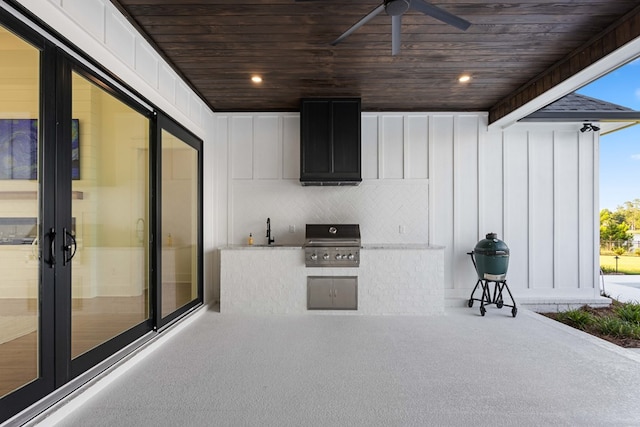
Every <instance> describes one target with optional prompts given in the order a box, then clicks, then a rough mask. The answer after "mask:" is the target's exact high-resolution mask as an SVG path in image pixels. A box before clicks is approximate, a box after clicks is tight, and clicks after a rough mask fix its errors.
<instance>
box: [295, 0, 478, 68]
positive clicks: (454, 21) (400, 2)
mask: <svg viewBox="0 0 640 427" xmlns="http://www.w3.org/2000/svg"><path fill="white" fill-rule="evenodd" d="M299 1H300V0H299ZM410 9H413V10H417V11H419V12H422V13H424V14H425V15H429V16H431V17H432V18H436V19H437V20H439V21H442V22H444V23H445V24H449V25H452V26H454V27H456V28H459V29H461V30H463V31H465V30H466V29H467V28H469V26H470V25H471V23H470V22H468V21H466V20H464V19H462V18H460V17H458V16H456V15H453V14H452V13H449V12H447V11H446V10H444V9H441V8H439V7H437V6H434V5H432V4H431V3H427V2H426V1H424V0H383V2H382V4H381V5H379V6H378V7H376V8H375V9H373V10H372V11H371V12H369V14H368V15H366V16H365V17H364V18H362V19H361V20H359V21H358V22H356V23H355V24H354V25H352V26H351V28H349V29H348V30H347V31H345V32H344V33H343V34H342V35H341V36H340V37H338V38H337V39H335V40H334V41H332V42H331V45H332V46H335V45H337V44H338V43H340V42H341V41H342V40H344V39H346V38H347V37H349V36H350V35H351V34H352V33H354V32H355V31H356V30H358V28H360V27H362V26H363V25H364V24H366V23H367V22H369V21H370V20H371V19H373V18H374V17H375V16H377V15H378V14H379V13H381V12H382V11H383V10H384V11H385V12H386V13H387V15H389V16H391V54H392V55H394V56H395V55H397V54H398V53H400V32H401V24H402V15H404V14H405V13H406V12H407V11H409V10H410Z"/></svg>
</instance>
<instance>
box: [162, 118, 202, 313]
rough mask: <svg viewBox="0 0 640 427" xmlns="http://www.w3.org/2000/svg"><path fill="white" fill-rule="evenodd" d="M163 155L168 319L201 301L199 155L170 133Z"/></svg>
mask: <svg viewBox="0 0 640 427" xmlns="http://www.w3.org/2000/svg"><path fill="white" fill-rule="evenodd" d="M160 141H161V147H162V149H161V151H162V168H161V170H162V178H161V179H162V182H161V188H162V197H161V198H162V211H161V212H162V213H161V217H162V225H161V230H162V251H161V259H162V267H161V272H162V278H161V282H162V285H161V298H160V299H161V301H162V304H161V314H162V318H165V317H167V316H168V315H170V314H171V313H174V312H176V310H178V309H180V308H181V307H184V306H185V305H187V304H188V303H190V302H192V301H194V300H196V299H198V297H199V295H198V294H199V290H198V287H199V283H200V278H199V267H198V266H199V264H200V262H199V257H198V252H199V239H198V230H199V218H200V214H199V210H200V201H199V200H200V199H199V188H200V186H199V178H198V175H199V170H200V166H199V160H198V151H197V150H196V149H195V148H194V147H192V146H191V145H189V144H187V143H186V142H185V141H183V140H182V139H181V138H178V137H176V136H175V135H174V134H172V133H171V132H168V131H167V130H166V129H162V131H161V139H160Z"/></svg>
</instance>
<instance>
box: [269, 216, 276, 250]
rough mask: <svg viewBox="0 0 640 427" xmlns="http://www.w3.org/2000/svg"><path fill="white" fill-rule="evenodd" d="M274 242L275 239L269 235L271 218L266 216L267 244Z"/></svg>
mask: <svg viewBox="0 0 640 427" xmlns="http://www.w3.org/2000/svg"><path fill="white" fill-rule="evenodd" d="M274 242H275V239H274V238H273V237H271V218H267V245H270V244H272V243H274Z"/></svg>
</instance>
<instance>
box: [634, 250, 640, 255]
mask: <svg viewBox="0 0 640 427" xmlns="http://www.w3.org/2000/svg"><path fill="white" fill-rule="evenodd" d="M633 253H634V254H635V255H636V256H640V248H636V249H635V250H634V251H633Z"/></svg>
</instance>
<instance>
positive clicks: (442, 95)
mask: <svg viewBox="0 0 640 427" xmlns="http://www.w3.org/2000/svg"><path fill="white" fill-rule="evenodd" d="M112 1H113V3H114V4H115V5H116V6H117V7H119V8H120V10H122V11H123V12H125V14H127V15H128V16H129V19H130V20H131V21H132V22H133V23H134V24H135V25H136V26H137V27H138V28H139V29H141V30H142V31H143V32H144V33H146V35H147V38H148V40H149V41H150V42H151V43H152V44H153V45H155V47H156V48H157V49H158V50H159V51H160V52H161V53H162V54H163V55H164V56H165V58H166V59H167V60H168V61H169V62H170V63H171V64H172V65H173V66H174V68H175V69H176V70H177V71H178V72H179V73H180V74H181V75H182V76H183V77H184V78H185V79H186V80H187V81H188V82H189V84H190V85H191V86H192V88H194V89H195V90H196V91H197V92H198V93H199V94H200V95H201V96H202V98H203V99H204V100H205V101H206V102H207V103H208V104H209V105H210V106H211V107H212V108H213V109H214V110H216V111H256V112H259V111H298V109H299V102H300V98H301V97H314V96H322V97H329V96H330V97H333V96H358V97H361V98H362V107H363V110H364V111H450V112H453V111H491V109H492V108H496V106H500V105H502V106H504V105H507V109H505V112H508V111H507V110H508V109H509V108H511V109H512V108H515V107H517V102H512V99H515V96H516V94H520V95H519V96H520V97H522V95H521V94H522V91H523V88H526V87H527V86H533V87H535V84H534V83H535V82H536V79H538V80H539V79H541V78H543V77H544V76H545V73H546V74H547V75H550V74H551V73H552V72H553V69H554V68H555V69H556V70H557V68H558V64H562V63H563V60H565V62H566V59H567V58H570V56H571V55H572V54H574V55H575V52H579V51H580V49H582V50H584V49H585V48H586V49H588V50H594V49H599V50H598V51H597V52H595V53H593V54H591V55H590V57H591V59H590V60H588V61H586V62H585V61H584V60H582V61H581V65H580V66H581V67H583V68H584V66H585V65H588V63H591V62H594V61H595V60H597V59H598V58H599V57H601V56H603V54H606V53H608V52H607V51H610V50H611V49H612V47H611V46H609V47H610V48H609V49H603V46H602V45H601V44H598V45H597V46H593V40H594V39H597V38H598V36H602V34H605V33H607V31H609V32H611V29H612V28H614V29H615V28H617V27H619V25H620V22H626V25H627V27H630V28H632V31H631V33H633V28H634V25H635V26H636V27H638V28H640V25H636V24H637V23H638V22H637V21H638V16H640V13H639V12H638V10H639V9H640V8H639V7H638V1H637V0H579V1H578V0H556V1H544V0H503V1H500V2H487V1H486V0H434V1H432V4H434V5H437V6H439V7H441V8H443V9H446V10H447V11H449V12H451V13H453V14H455V15H458V16H460V17H461V18H464V19H466V20H467V21H469V22H471V24H472V25H471V27H470V28H469V29H468V30H467V31H461V30H459V29H456V28H454V27H451V26H449V25H446V24H444V23H442V22H440V21H437V20H435V19H433V18H432V17H430V16H426V15H424V14H421V13H420V12H416V11H409V12H407V13H406V14H405V15H404V16H403V18H402V45H401V46H402V50H401V53H400V54H399V55H397V56H395V57H394V56H392V55H391V18H390V17H389V16H387V15H386V14H385V12H382V13H381V14H380V15H378V16H377V17H375V18H374V19H372V20H371V21H370V22H368V23H367V24H366V25H364V26H363V27H361V28H360V29H359V30H357V31H356V32H355V33H353V34H352V35H351V36H350V37H348V38H347V39H346V40H344V41H343V42H342V43H340V44H338V45H337V46H331V45H330V42H331V41H333V40H334V39H335V38H336V37H338V36H339V35H340V34H342V33H343V32H344V31H346V30H347V29H348V28H349V27H350V26H351V25H353V24H354V23H356V22H357V21H358V20H360V19H361V18H362V17H363V16H365V15H366V14H368V13H369V12H370V11H371V10H373V9H374V8H375V7H376V6H378V5H379V4H380V0H348V1H347V0H314V1H295V0H218V1H216V0H112ZM630 16H631V17H632V18H633V19H632V20H631V21H630V20H629V17H630ZM635 31H637V30H635ZM625 34H626V37H627V38H629V37H635V35H634V34H629V31H628V30H627V31H626V33H625ZM601 38H602V37H601ZM623 38H624V37H623ZM608 43H609V44H610V45H621V44H623V41H620V38H619V37H618V39H616V37H613V38H612V40H610V41H609V42H608ZM614 47H615V46H614ZM594 58H595V59H594ZM568 67H569V68H571V73H575V72H576V71H579V69H578V68H579V67H576V65H575V64H571V65H570V66H568ZM254 74H258V75H260V76H262V78H263V82H262V83H261V84H259V85H257V84H254V83H252V82H251V81H250V77H251V76H252V75H254ZM462 74H469V75H471V81H470V82H469V83H466V84H461V83H459V82H458V77H459V76H461V75H462ZM556 74H558V73H557V72H556ZM565 74H566V72H565ZM566 77H567V76H566V75H564V77H563V79H565V78H566ZM555 84H557V83H555ZM530 95H531V94H530ZM533 95H535V94H533ZM505 112H501V113H500V114H499V115H504V114H505Z"/></svg>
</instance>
